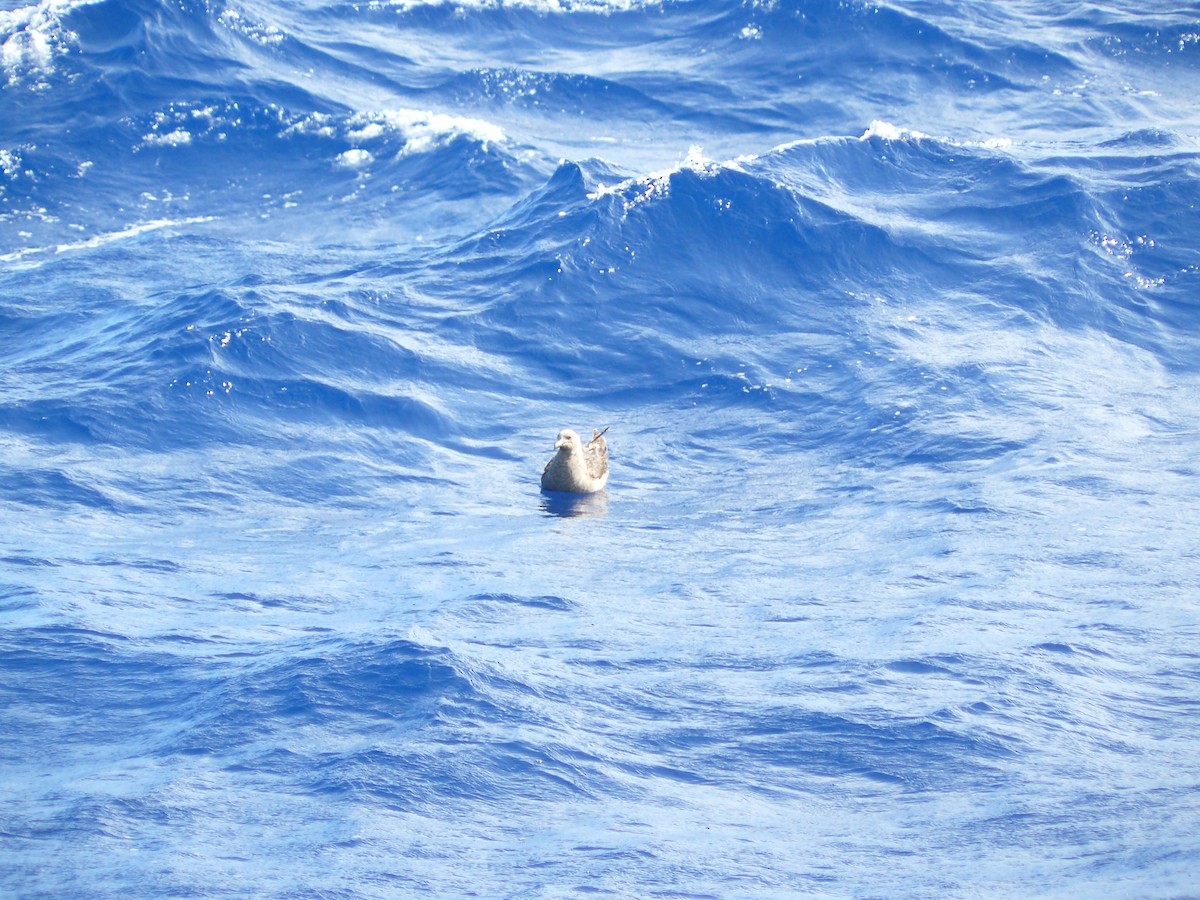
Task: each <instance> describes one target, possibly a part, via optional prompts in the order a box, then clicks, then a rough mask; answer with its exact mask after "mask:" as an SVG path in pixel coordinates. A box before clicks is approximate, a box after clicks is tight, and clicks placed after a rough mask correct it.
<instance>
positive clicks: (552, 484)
mask: <svg viewBox="0 0 1200 900" xmlns="http://www.w3.org/2000/svg"><path fill="white" fill-rule="evenodd" d="M605 431H608V429H607V428H605V429H604V431H600V430H598V429H593V430H592V439H591V440H590V441H588V442H587V443H586V444H584V443H583V442H582V441H581V440H580V438H579V435H578V434H576V433H575V432H574V431H572V430H571V429H570V428H564V429H563V430H562V431H560V432H559V433H558V440H557V441H555V442H554V449H555V450H557V451H558V452H557V453H555V454H554V458H553V459H551V460H550V462H548V463H546V468H545V471H543V472H542V490H544V491H566V492H569V493H572V494H592V493H595V492H596V491H598V490H600V489H601V488H602V487H604V485H605V484H607V483H608V444H607V442H606V441H605V440H604V432H605Z"/></svg>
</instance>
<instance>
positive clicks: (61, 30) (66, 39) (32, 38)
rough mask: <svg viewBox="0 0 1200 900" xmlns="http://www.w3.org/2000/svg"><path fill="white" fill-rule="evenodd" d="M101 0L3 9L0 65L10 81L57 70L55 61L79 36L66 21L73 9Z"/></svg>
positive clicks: (51, 0)
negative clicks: (65, 18)
mask: <svg viewBox="0 0 1200 900" xmlns="http://www.w3.org/2000/svg"><path fill="white" fill-rule="evenodd" d="M97 2H99V0H41V2H39V3H33V4H30V5H28V6H20V7H17V8H16V9H0V67H2V68H3V69H4V72H5V73H6V75H7V76H8V83H9V84H16V83H20V82H24V81H32V82H33V83H34V84H35V85H36V84H38V83H39V81H40V78H41V77H42V76H44V75H47V74H49V73H50V72H52V71H53V70H54V60H55V59H56V58H57V57H58V56H60V55H62V54H63V53H66V52H67V51H68V50H69V49H70V48H71V47H73V46H74V45H75V41H76V40H77V36H76V35H75V33H74V32H72V31H71V30H70V29H69V28H67V27H66V26H65V25H64V24H63V17H64V16H65V15H66V14H67V13H69V12H71V11H72V10H74V9H77V8H79V7H81V6H88V5H90V4H92V3H97Z"/></svg>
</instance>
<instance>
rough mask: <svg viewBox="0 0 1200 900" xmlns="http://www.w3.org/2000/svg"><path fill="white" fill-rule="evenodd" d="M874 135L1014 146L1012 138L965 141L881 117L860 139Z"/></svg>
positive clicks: (952, 143)
mask: <svg viewBox="0 0 1200 900" xmlns="http://www.w3.org/2000/svg"><path fill="white" fill-rule="evenodd" d="M873 137H876V138H879V139H880V140H884V141H926V140H936V141H937V142H938V143H942V144H949V145H950V146H952V147H984V148H986V149H988V150H1005V149H1007V148H1009V147H1011V146H1012V138H1007V137H990V138H984V139H983V140H969V141H964V140H959V139H957V138H948V137H934V136H933V135H929V134H926V133H925V132H923V131H917V130H916V129H913V128H902V127H899V126H897V125H893V124H892V123H891V122H884V121H882V120H880V119H876V120H875V121H873V122H872V123H871V124H870V125H869V126H868V127H867V130H866V131H864V132H863V133H862V136H861V137H859V140H860V141H866V140H870V139H871V138H873Z"/></svg>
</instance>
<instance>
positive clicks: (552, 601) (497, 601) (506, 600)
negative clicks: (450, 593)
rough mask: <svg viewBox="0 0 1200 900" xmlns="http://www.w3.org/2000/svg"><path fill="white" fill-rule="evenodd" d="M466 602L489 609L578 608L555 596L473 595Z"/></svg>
mask: <svg viewBox="0 0 1200 900" xmlns="http://www.w3.org/2000/svg"><path fill="white" fill-rule="evenodd" d="M466 602H467V603H470V604H478V605H480V606H489V607H490V606H497V607H505V606H519V607H524V608H528V609H534V610H546V611H549V612H570V611H572V610H575V609H576V608H577V604H576V603H574V602H573V601H571V600H567V599H565V598H563V597H556V596H554V595H553V594H543V595H540V596H536V597H523V596H519V595H516V594H508V593H485V594H473V595H471V596H470V597H468V598H467V599H466Z"/></svg>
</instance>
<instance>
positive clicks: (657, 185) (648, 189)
mask: <svg viewBox="0 0 1200 900" xmlns="http://www.w3.org/2000/svg"><path fill="white" fill-rule="evenodd" d="M737 165H738V163H737V161H736V160H732V161H730V162H727V163H717V162H714V161H713V160H711V159H708V158H706V157H705V156H704V151H703V149H702V148H700V147H699V146H696V145H695V144H693V145H692V146H691V147H689V148H688V152H687V156H685V157H684V158H683V159H682V160H680V162H678V163H677V164H676V165H674V166H671V167H670V168H668V169H663V170H661V171H658V172H651V173H650V174H649V175H645V176H641V177H635V178H627V179H625V180H624V181H620V182H617V183H616V184H609V185H604V184H602V185H600V186H599V187H597V188H596V190H594V191H592V192H591V193H589V194H588V195H587V196H588V199H589V200H599V199H600V198H602V197H606V196H608V195H610V194H619V195H621V196H622V197H623V199H624V204H625V211H626V212H628V211H629V210H631V209H633V208H634V207H635V206H639V205H641V204H642V203H646V202H648V201H650V200H656V199H661V198H662V197H666V196H667V195H668V194H669V193H670V189H671V178H672V176H674V175H677V174H679V173H680V172H692V173H694V174H696V175H704V176H713V175H716V174H717V172H719V171H720V170H721V169H724V168H737Z"/></svg>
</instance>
